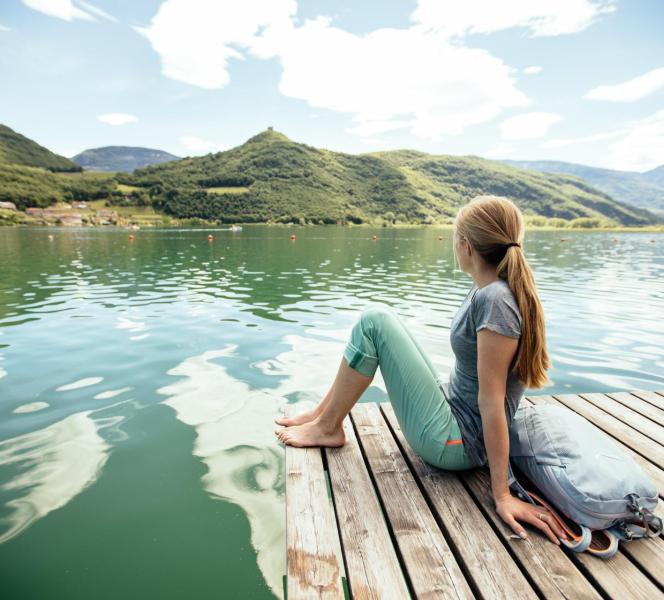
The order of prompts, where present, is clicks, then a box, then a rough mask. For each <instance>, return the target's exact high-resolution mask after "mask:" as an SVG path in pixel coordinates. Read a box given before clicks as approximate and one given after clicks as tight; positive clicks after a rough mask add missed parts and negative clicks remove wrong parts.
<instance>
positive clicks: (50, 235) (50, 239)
mask: <svg viewBox="0 0 664 600" xmlns="http://www.w3.org/2000/svg"><path fill="white" fill-rule="evenodd" d="M48 239H49V241H50V242H52V241H53V234H52V233H49V234H48ZM650 241H651V242H654V241H655V240H650Z"/></svg>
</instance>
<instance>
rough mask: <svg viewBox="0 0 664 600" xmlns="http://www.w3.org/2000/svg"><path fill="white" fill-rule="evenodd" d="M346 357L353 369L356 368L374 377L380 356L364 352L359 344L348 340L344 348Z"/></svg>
mask: <svg viewBox="0 0 664 600" xmlns="http://www.w3.org/2000/svg"><path fill="white" fill-rule="evenodd" d="M344 358H345V359H346V361H347V362H348V366H349V367H350V368H351V369H355V370H356V371H357V372H358V373H361V374H362V375H366V376H367V377H373V376H374V375H375V374H376V369H378V357H377V356H372V355H371V354H367V353H366V352H362V350H360V349H359V348H358V347H357V346H355V345H353V344H351V343H350V342H348V343H347V344H346V348H345V349H344Z"/></svg>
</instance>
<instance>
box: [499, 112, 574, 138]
mask: <svg viewBox="0 0 664 600" xmlns="http://www.w3.org/2000/svg"><path fill="white" fill-rule="evenodd" d="M562 119H563V117H561V116H560V115H557V114H555V113H547V112H529V113H524V114H522V115H517V116H516V117H511V118H509V119H507V120H505V121H503V122H502V123H501V125H500V131H501V133H502V136H503V139H506V140H528V139H533V138H538V137H543V136H545V135H546V133H547V131H548V130H549V127H551V125H553V124H554V123H558V121H562Z"/></svg>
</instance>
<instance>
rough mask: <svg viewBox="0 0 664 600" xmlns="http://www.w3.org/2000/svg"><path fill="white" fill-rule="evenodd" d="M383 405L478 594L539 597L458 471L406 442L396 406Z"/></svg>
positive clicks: (486, 595) (404, 452)
mask: <svg viewBox="0 0 664 600" xmlns="http://www.w3.org/2000/svg"><path fill="white" fill-rule="evenodd" d="M380 408H381V410H382V412H383V414H384V415H385V418H386V420H387V422H388V423H389V424H390V427H391V429H392V431H393V432H394V435H395V437H396V439H397V441H398V442H399V445H400V447H401V448H402V449H403V454H404V456H405V457H406V458H407V459H408V462H409V463H410V465H411V466H412V469H413V471H414V472H415V475H416V476H417V477H418V478H419V479H420V481H421V482H422V486H423V487H424V489H425V492H426V494H427V496H428V499H429V501H430V504H431V505H432V507H433V510H434V512H435V514H436V516H437V518H438V521H439V522H440V523H442V526H443V528H444V531H445V532H446V534H447V537H448V538H449V539H450V542H451V545H452V547H453V549H454V551H455V552H456V554H457V556H459V557H460V559H461V561H462V562H463V564H464V566H465V569H466V571H467V572H468V575H469V576H470V578H471V580H472V582H473V585H474V587H475V589H476V590H477V591H478V593H479V594H480V595H481V596H482V597H483V598H519V599H520V600H525V599H530V598H532V599H534V598H537V595H536V594H535V592H534V590H533V589H532V587H531V585H530V584H529V583H528V581H527V579H526V578H525V576H524V575H523V573H522V571H521V569H520V568H519V566H518V565H517V564H516V563H515V562H514V559H513V558H512V557H511V556H510V554H509V552H508V551H507V549H506V548H505V546H504V545H503V544H502V543H501V542H500V540H499V539H498V538H497V537H496V534H495V533H494V531H493V529H492V528H491V526H490V525H489V523H488V522H487V521H486V519H485V518H484V515H483V514H482V512H481V511H480V510H479V508H478V507H477V505H476V504H475V502H474V501H473V499H472V498H471V496H470V494H469V493H468V491H467V490H466V488H465V487H464V486H463V484H462V482H461V481H460V479H459V477H458V475H457V474H456V473H453V472H449V471H443V470H441V469H437V468H436V467H433V466H431V465H429V464H427V463H426V462H424V461H423V460H422V459H421V458H420V457H419V456H418V455H417V454H416V453H415V452H413V450H412V448H411V447H410V445H409V444H408V442H407V441H406V438H405V437H404V435H403V433H402V431H401V428H400V426H399V422H398V421H397V419H396V416H395V414H394V410H393V408H392V405H391V404H390V403H389V402H381V403H380Z"/></svg>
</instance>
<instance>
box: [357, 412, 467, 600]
mask: <svg viewBox="0 0 664 600" xmlns="http://www.w3.org/2000/svg"><path fill="white" fill-rule="evenodd" d="M351 417H352V420H353V422H354V423H355V428H356V430H357V434H358V438H359V441H360V444H361V445H362V447H363V449H364V454H365V456H366V458H367V461H368V463H369V466H370V468H371V472H372V474H373V477H374V479H375V481H376V486H377V488H378V492H379V495H380V498H381V500H382V502H383V506H384V507H385V511H386V513H387V517H388V520H389V522H390V526H391V528H392V531H393V533H394V537H395V538H396V541H397V544H398V546H399V550H400V552H401V556H402V558H403V562H404V565H405V567H406V569H407V571H408V575H409V578H410V581H411V585H412V587H413V590H414V592H415V595H416V597H417V598H441V597H442V598H466V599H471V598H474V597H475V596H474V595H473V592H472V591H471V589H470V587H469V585H468V583H467V582H466V579H465V577H464V576H463V573H462V571H461V569H460V568H459V565H458V564H457V561H456V559H455V557H454V554H453V553H452V551H451V550H450V547H449V545H448V544H447V541H446V540H445V538H444V536H443V534H442V532H441V530H440V528H439V527H438V524H437V523H436V521H435V519H434V517H433V515H432V514H431V511H430V510H429V507H428V506H427V503H426V500H425V499H424V497H423V496H422V493H421V492H420V489H419V487H418V486H417V482H416V481H415V478H414V477H413V474H412V473H411V472H410V469H409V468H408V465H407V464H406V461H405V459H404V457H403V456H402V454H401V451H400V450H399V447H398V446H397V443H396V441H395V440H394V438H393V437H392V433H391V432H390V430H389V427H388V426H387V423H386V422H385V419H384V418H383V416H382V414H381V412H380V409H379V408H378V404H376V403H373V402H372V403H361V404H356V405H355V407H354V408H353V409H352V411H351Z"/></svg>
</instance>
